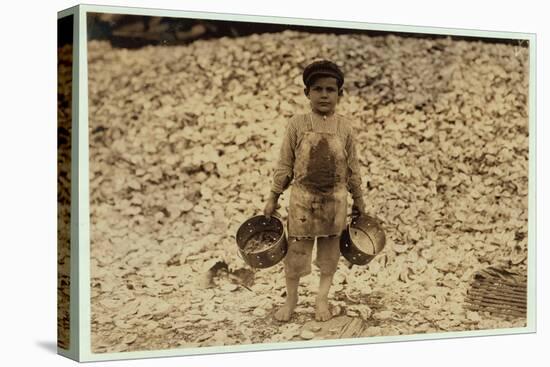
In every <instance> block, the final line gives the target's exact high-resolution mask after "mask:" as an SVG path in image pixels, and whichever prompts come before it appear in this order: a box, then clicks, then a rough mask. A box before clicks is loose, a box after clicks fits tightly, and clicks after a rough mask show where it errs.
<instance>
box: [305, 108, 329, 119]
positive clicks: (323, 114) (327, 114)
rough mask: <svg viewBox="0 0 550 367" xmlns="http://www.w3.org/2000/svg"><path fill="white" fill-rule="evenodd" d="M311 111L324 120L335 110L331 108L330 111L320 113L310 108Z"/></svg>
mask: <svg viewBox="0 0 550 367" xmlns="http://www.w3.org/2000/svg"><path fill="white" fill-rule="evenodd" d="M311 112H312V113H313V114H314V115H315V116H319V117H321V118H323V119H325V120H326V119H327V118H329V117H332V116H334V112H335V111H334V110H332V111H331V112H327V113H321V112H318V111H315V110H313V109H312V110H311Z"/></svg>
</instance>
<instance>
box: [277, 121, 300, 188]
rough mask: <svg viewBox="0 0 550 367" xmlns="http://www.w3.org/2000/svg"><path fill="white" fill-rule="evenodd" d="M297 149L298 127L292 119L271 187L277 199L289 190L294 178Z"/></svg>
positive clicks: (287, 128) (286, 132)
mask: <svg viewBox="0 0 550 367" xmlns="http://www.w3.org/2000/svg"><path fill="white" fill-rule="evenodd" d="M295 148H296V125H295V120H294V119H290V120H289V122H288V125H287V127H286V131H285V136H284V138H283V143H282V145H281V150H280V154H279V161H278V163H277V166H276V167H275V172H274V174H273V184H272V185H271V193H272V195H276V196H277V198H278V197H279V195H281V194H282V193H283V192H284V191H285V190H286V189H287V188H288V186H289V185H290V182H291V181H292V179H293V177H294V149H295Z"/></svg>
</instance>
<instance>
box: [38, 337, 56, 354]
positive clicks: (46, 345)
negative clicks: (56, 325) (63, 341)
mask: <svg viewBox="0 0 550 367" xmlns="http://www.w3.org/2000/svg"><path fill="white" fill-rule="evenodd" d="M36 345H38V346H39V347H40V348H42V349H44V350H46V351H47V352H50V353H53V354H57V343H56V342H55V341H52V340H39V341H37V342H36Z"/></svg>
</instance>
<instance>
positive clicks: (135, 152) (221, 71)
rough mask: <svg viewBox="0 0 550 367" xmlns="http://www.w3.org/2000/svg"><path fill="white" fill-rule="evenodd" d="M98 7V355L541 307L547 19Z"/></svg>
mask: <svg viewBox="0 0 550 367" xmlns="http://www.w3.org/2000/svg"><path fill="white" fill-rule="evenodd" d="M84 14H86V32H87V40H86V52H87V60H86V62H87V74H86V75H87V88H88V89H87V97H88V98H87V111H88V125H87V126H88V139H89V140H88V143H89V146H88V149H89V161H88V162H89V163H88V172H89V193H90V197H89V208H90V218H89V221H90V244H89V247H90V259H89V262H90V263H89V265H90V266H89V271H90V279H89V281H90V297H91V298H90V323H91V325H90V332H91V335H90V339H91V346H90V349H91V352H92V353H98V354H99V353H119V352H137V351H158V350H169V349H178V350H182V351H183V353H185V350H186V349H187V350H189V349H192V348H208V347H220V346H254V345H265V344H269V345H270V346H271V347H273V348H277V346H278V345H284V346H285V347H288V346H289V345H292V343H294V342H296V343H301V344H300V345H303V342H305V341H312V342H318V341H345V340H359V339H360V340H361V341H362V342H365V343H368V342H369V338H376V337H391V336H419V335H433V334H437V335H438V336H439V335H440V337H441V338H444V337H446V336H447V335H450V333H454V334H453V335H456V333H457V332H466V333H467V332H472V331H480V330H487V331H489V330H491V331H494V330H500V329H502V330H505V329H516V328H525V327H526V326H527V324H528V312H527V311H528V302H527V275H528V266H527V265H528V256H532V254H528V239H529V235H530V233H528V220H529V215H528V213H529V210H528V198H529V187H528V183H529V138H530V135H529V87H530V86H529V79H530V75H529V71H530V60H529V53H530V47H531V45H530V43H529V40H528V39H517V38H504V37H499V38H497V37H495V36H494V34H491V36H490V37H489V36H470V35H468V36H461V35H455V34H452V35H451V34H446V33H445V32H443V31H442V33H441V34H433V33H412V32H398V31H381V30H375V29H372V30H370V29H358V28H353V27H351V26H350V27H349V28H344V27H329V26H313V25H299V24H286V23H282V22H281V23H275V22H268V21H262V22H259V21H258V22H251V21H236V20H220V19H214V18H213V19H207V18H196V19H195V18H190V17H187V18H186V17H175V16H173V17H172V16H170V17H169V16H156V15H155V16H153V15H151V16H148V15H135V14H124V13H122V12H121V13H101V12H95V13H91V12H86V13H84ZM70 27H71V28H72V20H71V25H70ZM58 55H59V62H58V65H60V66H59V69H58V73H59V76H62V75H65V76H66V77H67V78H69V79H63V80H67V83H69V84H68V85H69V86H70V74H71V71H70V68H69V69H67V68H66V66H64V65H71V63H72V51H71V45H70V44H67V45H63V46H58ZM63 80H61V79H60V81H59V83H60V84H59V90H58V109H59V111H60V112H59V114H60V118H59V121H60V123H59V124H60V125H59V126H58V134H59V137H60V139H61V137H62V136H67V137H69V138H68V142H66V141H65V140H63V141H61V140H60V141H59V142H58V144H59V145H58V154H60V155H63V149H65V150H66V149H68V150H69V151H70V149H71V148H70V123H69V124H68V126H64V125H63V124H62V123H61V122H62V121H64V119H65V118H68V120H67V121H70V119H71V117H70V106H71V89H70V88H68V87H65V84H63ZM63 142H65V143H63ZM62 144H69V145H68V146H67V145H63V149H62ZM63 156H64V155H63ZM68 159H69V162H67V161H66V160H64V159H63V158H59V157H58V167H59V170H60V172H59V173H58V175H59V176H58V177H59V178H58V180H64V181H63V183H59V185H60V186H61V187H64V191H63V192H60V193H58V201H59V202H60V203H61V201H63V202H65V201H64V200H69V201H67V202H69V203H70V197H69V199H67V197H66V193H67V192H68V193H70V177H71V173H70V167H71V164H70V155H68ZM63 208H65V209H63ZM67 208H68V209H67ZM60 210H62V211H63V213H65V214H66V215H65V214H63V213H61V214H63V215H60V218H61V217H63V218H65V219H64V220H65V221H66V222H65V223H68V222H67V221H69V222H70V218H69V217H68V215H69V214H68V213H69V212H70V205H69V206H68V207H67V206H65V207H63V206H60ZM63 228H65V229H66V230H67V233H66V235H67V236H64V237H61V234H62V233H61V232H60V235H59V236H60V242H59V244H60V250H59V251H60V252H59V253H60V254H61V255H60V256H59V258H58V262H59V264H60V265H59V266H60V268H63V266H65V265H63V264H67V266H68V263H69V257H68V254H64V255H63V254H62V251H63V246H61V243H62V242H63V241H62V240H61V239H64V241H65V242H64V243H68V241H69V239H67V238H70V233H69V232H68V228H69V227H67V226H65V227H61V228H60V230H62V229H63ZM68 248H69V247H67V249H68ZM67 271H68V270H67ZM64 287H65V288H64ZM58 289H59V292H60V294H62V293H63V289H65V290H66V293H67V295H68V279H62V278H60V279H59V281H58ZM67 302H68V300H67ZM66 309H67V310H68V306H67V308H66ZM58 312H59V315H63V311H62V310H61V311H58ZM67 317H68V315H67ZM58 325H66V326H67V327H68V320H67V319H66V318H65V317H61V318H59V316H58ZM60 330H63V328H61V327H60ZM65 330H66V329H65ZM67 332H68V331H67ZM62 340H64V339H62ZM66 342H68V341H67V340H66ZM58 343H59V342H58ZM60 345H62V344H60ZM312 346H314V344H312Z"/></svg>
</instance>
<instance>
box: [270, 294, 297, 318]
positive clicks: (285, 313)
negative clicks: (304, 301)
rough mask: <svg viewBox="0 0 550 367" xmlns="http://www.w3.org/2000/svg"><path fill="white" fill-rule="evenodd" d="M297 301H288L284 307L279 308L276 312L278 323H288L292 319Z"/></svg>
mask: <svg viewBox="0 0 550 367" xmlns="http://www.w3.org/2000/svg"><path fill="white" fill-rule="evenodd" d="M296 303H297V301H294V302H292V301H289V300H288V299H287V300H286V302H285V304H284V305H283V307H281V308H279V309H278V310H277V312H275V315H274V316H273V317H275V320H277V321H288V320H290V317H291V316H292V313H293V312H294V309H295V308H296Z"/></svg>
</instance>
